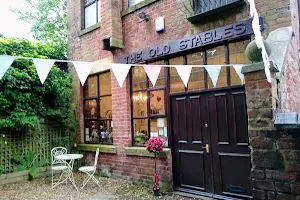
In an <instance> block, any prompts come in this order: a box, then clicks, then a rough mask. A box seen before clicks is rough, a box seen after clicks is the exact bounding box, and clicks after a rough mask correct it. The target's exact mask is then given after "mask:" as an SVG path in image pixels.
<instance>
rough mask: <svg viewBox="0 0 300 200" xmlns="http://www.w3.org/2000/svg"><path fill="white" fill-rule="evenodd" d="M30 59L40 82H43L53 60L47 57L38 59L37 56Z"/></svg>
mask: <svg viewBox="0 0 300 200" xmlns="http://www.w3.org/2000/svg"><path fill="white" fill-rule="evenodd" d="M32 61H33V63H34V66H35V69H36V72H37V74H38V76H39V78H40V81H41V83H42V84H44V82H45V80H46V78H47V76H48V74H49V72H50V70H51V68H52V66H53V64H54V62H55V61H54V60H49V59H39V58H33V59H32Z"/></svg>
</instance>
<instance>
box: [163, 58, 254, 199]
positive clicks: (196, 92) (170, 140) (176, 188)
mask: <svg viewBox="0 0 300 200" xmlns="http://www.w3.org/2000/svg"><path fill="white" fill-rule="evenodd" d="M166 64H168V62H166ZM166 71H167V72H168V73H166V78H167V79H169V70H166ZM168 81H169V80H168ZM167 83H168V86H167V90H168V93H167V101H166V102H167V109H168V116H167V118H168V130H169V131H168V132H169V134H168V141H169V148H170V149H171V154H172V177H173V178H172V182H173V183H172V185H173V189H174V190H176V191H181V192H186V193H191V194H196V195H200V196H205V197H210V198H215V199H224V200H237V199H236V198H233V197H229V196H223V195H218V194H214V193H207V192H202V191H197V190H192V189H187V188H181V187H177V186H175V185H174V175H175V174H174V172H175V169H174V168H175V159H176V158H175V153H174V151H175V149H174V145H173V128H172V125H171V124H172V113H171V112H172V109H171V99H172V98H174V97H176V96H183V95H185V96H187V95H193V94H194V95H197V94H207V93H215V92H219V91H228V90H236V89H242V90H244V91H245V85H236V86H227V87H220V88H211V89H203V90H200V91H185V92H178V93H170V92H169V91H170V89H169V82H167ZM208 120H210V116H209V117H208ZM248 137H249V136H248ZM250 164H251V162H250ZM250 167H251V166H250ZM210 168H211V169H212V168H213V159H212V160H211V166H210ZM213 176H214V173H213V169H212V190H213V191H214V190H215V186H214V178H213ZM250 176H251V174H249V177H250ZM245 197H247V198H248V199H251V197H249V196H245ZM252 198H253V197H252Z"/></svg>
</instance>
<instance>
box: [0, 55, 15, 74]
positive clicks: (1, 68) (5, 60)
mask: <svg viewBox="0 0 300 200" xmlns="http://www.w3.org/2000/svg"><path fill="white" fill-rule="evenodd" d="M14 60H15V58H14V57H13V56H7V55H0V80H1V79H2V78H3V76H4V74H5V73H6V72H7V70H8V69H9V67H10V66H11V64H12V63H13V62H14Z"/></svg>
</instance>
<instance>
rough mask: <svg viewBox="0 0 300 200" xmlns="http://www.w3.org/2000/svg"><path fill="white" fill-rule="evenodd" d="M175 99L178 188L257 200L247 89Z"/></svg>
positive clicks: (173, 121) (174, 152)
mask: <svg viewBox="0 0 300 200" xmlns="http://www.w3.org/2000/svg"><path fill="white" fill-rule="evenodd" d="M170 98H171V99H170V102H171V124H172V125H171V128H172V155H173V180H174V189H176V190H180V191H185V192H191V193H196V194H201V195H205V196H210V197H215V198H220V199H226V198H228V197H234V198H238V199H252V197H251V194H252V189H251V182H250V181H251V180H250V167H251V166H250V165H251V163H250V149H249V147H248V134H247V111H246V103H245V92H244V89H243V88H239V89H231V90H221V91H218V92H206V93H194V94H191V93H189V94H181V95H177V96H172V97H170Z"/></svg>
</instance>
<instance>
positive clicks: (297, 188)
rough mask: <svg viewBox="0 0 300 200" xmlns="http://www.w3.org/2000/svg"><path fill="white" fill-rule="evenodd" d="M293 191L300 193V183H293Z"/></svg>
mask: <svg viewBox="0 0 300 200" xmlns="http://www.w3.org/2000/svg"><path fill="white" fill-rule="evenodd" d="M291 193H292V194H297V195H299V194H300V184H299V183H297V184H291Z"/></svg>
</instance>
